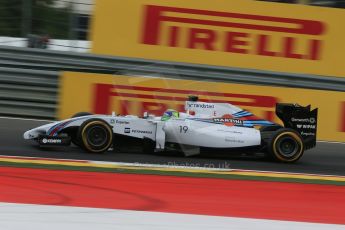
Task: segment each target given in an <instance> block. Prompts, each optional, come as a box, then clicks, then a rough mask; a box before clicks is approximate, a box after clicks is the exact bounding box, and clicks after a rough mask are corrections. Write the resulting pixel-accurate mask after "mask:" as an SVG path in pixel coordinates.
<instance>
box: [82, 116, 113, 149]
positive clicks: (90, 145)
mask: <svg viewBox="0 0 345 230" xmlns="http://www.w3.org/2000/svg"><path fill="white" fill-rule="evenodd" d="M79 139H80V140H81V146H82V147H83V148H84V149H85V150H86V151H87V152H90V153H103V152H105V151H107V150H108V149H109V148H110V147H111V145H112V144H113V131H112V128H111V127H110V126H109V125H108V124H107V123H106V122H105V121H103V120H100V119H91V120H87V121H85V122H84V124H83V125H82V126H80V129H79Z"/></svg>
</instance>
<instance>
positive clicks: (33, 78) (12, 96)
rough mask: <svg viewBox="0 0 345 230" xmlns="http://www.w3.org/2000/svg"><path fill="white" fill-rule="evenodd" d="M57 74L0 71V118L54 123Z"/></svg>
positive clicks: (1, 68) (0, 69)
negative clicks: (39, 119) (52, 120)
mask: <svg viewBox="0 0 345 230" xmlns="http://www.w3.org/2000/svg"><path fill="white" fill-rule="evenodd" d="M57 85H58V73H57V72H51V71H40V70H30V71H28V70H24V69H12V68H4V67H0V115H2V116H13V115H15V116H23V117H35V118H44V119H54V118H55V109H56V98H57Z"/></svg>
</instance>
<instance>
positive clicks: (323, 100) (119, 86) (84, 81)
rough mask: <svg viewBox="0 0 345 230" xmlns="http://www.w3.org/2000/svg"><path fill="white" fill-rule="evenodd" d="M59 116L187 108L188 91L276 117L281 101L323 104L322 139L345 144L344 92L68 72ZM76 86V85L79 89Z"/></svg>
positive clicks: (63, 80)
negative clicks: (277, 105) (185, 105)
mask: <svg viewBox="0 0 345 230" xmlns="http://www.w3.org/2000/svg"><path fill="white" fill-rule="evenodd" d="M61 79H62V80H61V90H60V100H59V101H60V106H59V118H60V119H64V118H68V117H71V116H72V115H73V114H75V113H77V112H92V113H96V114H111V113H112V111H115V112H116V114H122V115H126V114H132V115H139V116H142V114H143V113H144V112H145V111H147V112H149V113H151V114H155V115H162V114H163V112H164V111H165V110H167V109H168V108H174V109H177V110H179V111H184V102H185V100H186V99H187V96H188V95H191V94H193V95H198V96H199V97H200V99H201V100H203V101H212V102H229V103H232V104H234V105H238V106H240V107H242V108H244V109H247V110H249V111H251V112H253V113H254V114H256V115H257V116H260V117H262V118H265V119H268V120H271V121H278V119H277V118H276V116H275V105H276V103H277V102H287V103H299V104H301V105H308V104H311V105H312V107H313V108H315V107H318V108H319V123H318V139H320V140H329V141H341V142H345V93H344V92H331V91H319V90H306V89H296V88H279V87H267V86H254V85H240V84H228V83H211V82H201V81H190V80H174V79H163V78H149V77H129V76H114V75H103V74H91V73H72V72H65V73H63V76H62V78H61ZM76 86H77V87H76Z"/></svg>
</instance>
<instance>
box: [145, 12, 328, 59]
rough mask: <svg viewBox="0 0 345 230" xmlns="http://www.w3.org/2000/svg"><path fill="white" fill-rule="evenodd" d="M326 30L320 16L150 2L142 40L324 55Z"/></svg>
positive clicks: (298, 56)
mask: <svg viewBox="0 0 345 230" xmlns="http://www.w3.org/2000/svg"><path fill="white" fill-rule="evenodd" d="M324 31H325V24H324V23H323V22H321V21H316V20H305V19H298V18H284V17H272V16H264V15H256V14H242V13H234V12H219V11H209V10H199V9H187V8H177V7H167V6H155V5H146V6H144V26H143V31H142V38H141V43H142V44H147V45H156V46H169V47H180V48H189V49H199V50H207V51H222V52H229V53H240V54H251V55H253V54H254V55H260V56H271V57H280V58H293V59H305V60H320V59H321V51H322V45H323V44H322V41H321V35H323V34H324ZM277 44H279V45H277ZM273 46H274V47H273ZM297 47H303V51H301V49H299V50H297Z"/></svg>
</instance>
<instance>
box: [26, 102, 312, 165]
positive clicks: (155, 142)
mask: <svg viewBox="0 0 345 230" xmlns="http://www.w3.org/2000/svg"><path fill="white" fill-rule="evenodd" d="M276 114H277V116H278V117H279V118H280V119H281V120H282V122H283V124H284V125H280V124H276V123H273V122H271V121H267V120H263V119H260V118H258V117H256V116H255V115H253V114H252V113H250V112H249V111H246V110H243V109H241V108H239V107H237V106H234V105H232V104H228V103H209V102H201V101H199V100H198V97H197V96H190V97H189V99H188V100H187V101H186V103H185V111H184V112H178V111H175V110H168V111H166V112H165V113H164V114H163V115H162V116H159V117H157V116H154V115H150V114H147V113H145V114H144V116H143V117H138V116H132V115H127V116H117V115H115V114H114V113H113V114H112V115H92V114H89V113H78V114H76V115H75V116H74V117H72V118H70V119H67V120H63V121H58V122H54V123H49V124H46V125H43V126H40V127H37V128H34V129H31V130H28V131H27V132H25V133H24V138H25V139H32V140H35V141H37V142H38V143H39V145H40V146H52V145H70V144H71V143H73V144H75V145H77V146H79V147H81V148H82V149H84V150H85V151H87V152H91V153H102V152H105V151H107V150H109V149H111V148H113V147H114V146H118V145H121V144H126V141H124V140H126V139H128V140H135V141H134V142H136V143H138V144H139V145H142V146H143V150H144V151H145V152H159V151H166V150H168V149H171V148H173V149H175V150H178V151H181V152H183V153H184V155H186V156H191V155H196V154H199V153H200V151H201V150H202V149H215V150H217V149H218V150H219V149H221V150H229V152H230V150H234V149H236V150H242V149H243V150H246V151H248V150H250V151H253V152H264V153H266V154H267V155H268V156H270V157H271V158H272V159H274V160H277V161H281V162H295V161H297V160H298V159H299V158H300V157H301V156H302V155H303V153H304V151H305V150H307V149H310V148H313V147H314V146H315V144H316V131H317V109H314V110H312V111H311V109H310V106H307V107H303V106H300V105H297V104H283V103H278V104H277V105H276ZM132 143H133V142H132Z"/></svg>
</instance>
